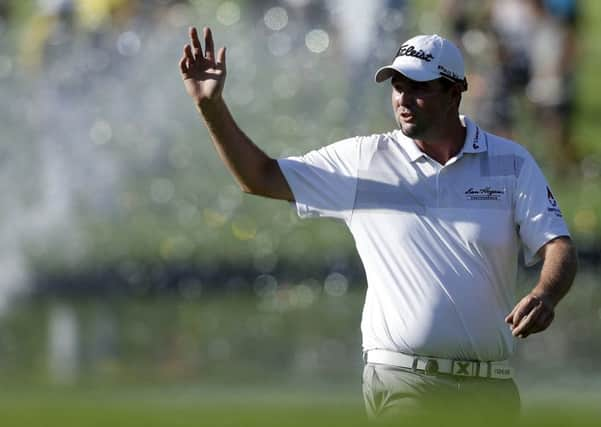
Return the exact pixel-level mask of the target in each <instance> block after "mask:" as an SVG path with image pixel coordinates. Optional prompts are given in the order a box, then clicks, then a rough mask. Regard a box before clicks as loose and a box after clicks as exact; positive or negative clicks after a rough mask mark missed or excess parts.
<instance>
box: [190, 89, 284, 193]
mask: <svg viewBox="0 0 601 427" xmlns="http://www.w3.org/2000/svg"><path fill="white" fill-rule="evenodd" d="M196 107H197V110H198V112H199V113H200V114H201V116H202V118H203V119H204V122H205V124H206V126H207V128H208V130H209V134H210V135H211V140H212V141H213V145H214V146H215V149H216V150H217V153H218V154H219V157H221V159H222V160H223V162H224V163H225V165H226V166H227V168H228V169H229V170H230V172H231V173H232V175H233V176H234V178H235V179H236V181H237V182H238V184H239V185H240V188H241V189H242V191H244V192H247V193H254V194H260V193H261V192H262V187H263V186H264V185H265V183H264V182H263V181H264V176H265V171H266V168H269V167H270V164H271V163H272V162H274V160H273V159H271V158H270V157H269V156H267V154H265V152H263V151H262V150H261V149H260V148H259V147H257V146H256V145H255V144H254V143H253V142H252V141H251V140H250V138H248V136H246V134H244V132H242V130H241V129H240V128H239V127H238V125H237V124H236V122H235V120H234V118H233V117H232V115H231V113H230V111H229V109H228V108H227V105H226V103H225V101H224V100H223V99H219V100H218V101H213V102H205V103H201V104H200V105H197V106H196Z"/></svg>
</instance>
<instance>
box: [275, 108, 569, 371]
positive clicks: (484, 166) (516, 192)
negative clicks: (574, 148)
mask: <svg viewBox="0 0 601 427" xmlns="http://www.w3.org/2000/svg"><path fill="white" fill-rule="evenodd" d="M462 121H463V123H464V125H465V126H466V128H467V136H466V140H465V143H464V146H463V148H462V150H461V151H460V152H459V153H458V154H457V156H455V157H453V158H452V159H450V160H449V161H448V162H447V163H446V164H445V165H444V166H442V165H440V164H439V163H438V162H437V161H435V160H433V159H431V158H430V157H428V156H427V155H426V154H425V153H423V152H422V151H421V150H420V149H419V148H418V147H417V146H416V145H415V143H414V142H413V140H412V139H410V138H407V137H405V136H404V135H403V134H402V132H401V131H400V130H397V131H393V132H390V133H386V134H381V135H372V136H368V137H356V138H351V139H346V140H343V141H339V142H336V143H334V144H332V145H329V146H326V147H324V148H321V149H320V150H316V151H312V152H310V153H308V154H306V155H304V156H302V157H289V158H286V159H280V160H279V161H278V163H279V165H280V168H281V169H282V172H283V173H284V176H285V177H286V180H287V181H288V184H289V185H290V188H291V189H292V192H293V194H294V198H295V201H296V207H297V211H298V214H299V216H301V217H333V218H338V219H341V220H343V221H345V223H346V224H347V226H348V228H349V229H350V231H351V233H352V235H353V237H354V239H355V243H356V246H357V250H358V252H359V255H360V257H361V260H362V262H363V266H364V268H365V272H366V275H367V283H368V288H367V294H366V300H365V306H364V309H363V316H362V321H361V331H362V335H363V348H364V350H369V349H375V348H380V349H389V350H393V351H400V352H403V353H407V354H418V355H424V356H434V357H445V358H453V359H464V360H472V359H476V360H503V359H506V358H508V357H509V356H510V355H511V354H512V353H513V351H514V339H513V337H512V335H511V331H510V329H509V327H508V325H507V324H506V323H505V321H504V319H505V316H506V315H507V314H508V313H509V312H510V311H511V309H512V308H513V306H514V304H515V303H516V295H515V288H516V276H517V261H518V251H519V249H520V245H522V246H523V251H524V256H525V261H526V264H528V265H531V264H534V263H535V262H537V261H538V260H537V256H536V253H537V251H538V250H539V249H540V248H541V247H542V246H543V245H544V244H545V243H547V242H548V241H550V240H552V239H554V238H556V237H558V236H567V235H569V234H568V230H567V227H566V224H565V222H564V220H563V218H562V216H561V212H560V211H559V208H558V206H557V202H556V200H555V199H554V198H553V195H552V193H551V191H550V190H549V187H548V185H547V182H546V180H545V178H544V176H543V174H542V173H541V171H540V169H539V167H538V166H537V164H536V162H535V161H534V159H533V158H532V157H531V155H530V154H529V153H528V152H527V151H526V150H525V149H524V148H523V147H522V146H520V145H518V144H516V143H514V142H512V141H509V140H506V139H502V138H500V137H497V136H494V135H492V134H489V133H486V132H484V131H482V130H481V129H480V128H479V127H477V126H476V125H475V124H474V123H473V122H472V121H471V120H469V119H467V118H465V117H462Z"/></svg>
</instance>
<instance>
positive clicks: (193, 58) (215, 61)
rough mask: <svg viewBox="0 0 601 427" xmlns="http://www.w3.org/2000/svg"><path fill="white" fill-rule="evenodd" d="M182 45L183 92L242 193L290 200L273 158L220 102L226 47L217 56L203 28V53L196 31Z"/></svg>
mask: <svg viewBox="0 0 601 427" xmlns="http://www.w3.org/2000/svg"><path fill="white" fill-rule="evenodd" d="M189 35H190V42H191V44H186V45H185V46H184V53H183V55H182V58H181V59H180V63H179V66H180V73H181V76H182V79H183V80H184V86H185V87H186V92H187V93H188V95H190V97H191V98H192V100H193V101H194V103H195V105H196V109H197V110H198V112H199V113H200V114H201V116H202V118H203V119H204V122H205V125H206V126H207V128H208V129H209V133H210V135H211V139H212V141H213V145H214V146H215V149H216V150H217V153H218V154H219V156H220V157H221V159H222V160H223V162H224V163H225V165H226V166H227V168H228V169H229V170H230V172H231V173H232V175H233V176H234V178H235V179H236V181H237V182H238V185H239V186H240V188H241V189H242V191H244V192H246V193H250V194H256V195H259V196H265V197H271V198H274V199H282V200H290V201H293V200H294V197H293V195H292V191H291V190H290V187H289V186H288V182H287V181H286V179H285V178H284V175H283V174H282V171H281V170H280V167H279V165H278V163H277V161H276V160H275V159H272V158H271V157H269V156H267V154H265V153H264V152H263V151H262V150H261V149H260V148H259V147H257V146H256V145H255V144H254V143H253V142H252V141H251V140H250V138H248V136H246V135H245V134H244V132H242V130H241V129H240V128H239V127H238V125H237V124H236V121H235V120H234V118H233V117H232V115H231V113H230V111H229V109H228V108H227V105H226V103H225V101H224V100H223V96H222V94H223V87H224V84H225V77H226V63H225V48H224V47H222V48H221V49H219V52H218V53H217V57H216V58H215V52H214V47H213V36H212V34H211V30H210V29H209V28H205V29H204V40H205V52H204V55H203V52H202V46H201V44H200V40H199V38H198V33H197V30H196V28H194V27H192V28H190V32H189Z"/></svg>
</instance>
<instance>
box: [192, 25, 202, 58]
mask: <svg viewBox="0 0 601 427" xmlns="http://www.w3.org/2000/svg"><path fill="white" fill-rule="evenodd" d="M189 33H190V40H191V42H192V48H193V52H194V57H195V58H202V45H201V44H200V40H199V38H198V31H197V30H196V27H190V31H189Z"/></svg>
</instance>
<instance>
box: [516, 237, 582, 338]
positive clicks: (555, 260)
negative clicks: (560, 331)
mask: <svg viewBox="0 0 601 427" xmlns="http://www.w3.org/2000/svg"><path fill="white" fill-rule="evenodd" d="M539 255H540V256H541V257H542V258H543V260H544V261H543V267H542V269H541V273H540V277H539V280H538V282H537V284H536V286H535V287H534V288H533V289H532V291H530V293H529V294H528V295H526V296H525V297H524V298H522V299H521V300H520V302H519V303H518V304H517V305H516V306H515V308H514V309H513V310H512V311H511V313H509V315H507V318H506V319H505V321H506V322H507V323H509V324H510V327H511V330H512V333H513V335H514V336H516V337H520V338H526V337H527V336H528V335H530V334H534V333H536V332H541V331H544V330H545V329H547V328H548V327H549V325H550V324H551V322H552V321H553V318H554V317H555V312H554V309H555V306H556V305H557V303H559V301H560V300H561V299H562V298H563V297H564V295H565V294H566V293H567V292H568V290H569V289H570V287H571V286H572V282H573V281H574V277H575V276H576V270H577V267H578V262H577V257H576V250H575V248H574V245H573V244H572V240H571V239H570V238H569V237H559V238H557V239H555V240H552V241H551V242H549V243H547V244H546V245H545V246H543V247H542V248H541V249H540V251H539Z"/></svg>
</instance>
